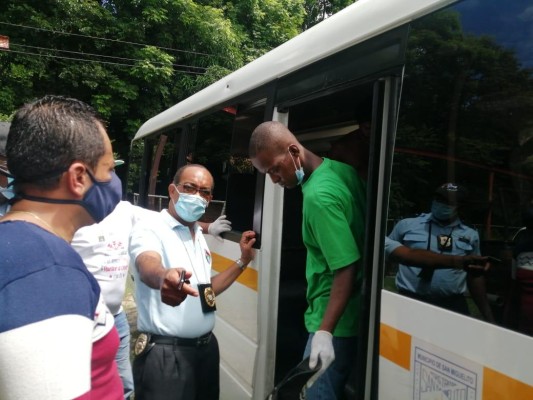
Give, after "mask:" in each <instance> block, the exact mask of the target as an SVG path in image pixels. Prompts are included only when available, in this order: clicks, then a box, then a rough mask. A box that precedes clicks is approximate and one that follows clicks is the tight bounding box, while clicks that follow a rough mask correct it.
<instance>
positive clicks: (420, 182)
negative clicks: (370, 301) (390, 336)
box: [385, 0, 533, 323]
mask: <svg viewBox="0 0 533 400" xmlns="http://www.w3.org/2000/svg"><path fill="white" fill-rule="evenodd" d="M526 11H527V10H526V4H525V2H523V1H519V2H513V3H512V4H507V3H506V4H503V3H501V2H497V1H492V0H491V1H485V2H483V3H482V4H481V3H477V2H465V3H464V4H462V3H461V4H459V5H458V6H456V7H454V8H451V9H447V10H445V11H441V12H438V13H436V14H433V15H430V16H428V17H426V18H423V19H422V20H419V21H417V22H416V23H414V24H413V26H412V31H411V33H410V37H409V42H408V49H407V60H406V68H405V77H404V82H403V88H402V99H401V104H400V112H399V121H398V127H397V140H396V148H395V155H394V165H393V171H392V182H391V190H390V202H389V213H388V221H389V226H388V232H390V231H391V230H393V227H394V226H396V224H397V223H398V221H401V220H404V219H405V218H412V217H415V216H418V215H419V214H420V213H429V212H430V211H431V209H432V208H431V207H432V201H433V200H434V198H435V190H436V188H437V187H438V186H439V185H442V184H443V183H446V182H453V183H456V184H459V185H460V186H462V187H463V188H464V189H465V192H464V193H465V196H464V198H463V199H462V201H461V202H460V204H459V209H458V213H459V218H460V221H461V224H462V225H464V226H465V227H467V228H468V229H471V230H469V231H466V230H462V231H461V230H460V229H459V228H456V229H455V230H453V229H452V226H451V225H450V229H449V232H450V235H451V236H452V237H451V239H452V240H454V241H455V242H454V243H455V244H454V245H453V247H452V249H451V250H450V249H448V248H447V247H446V246H440V248H439V250H438V251H439V252H441V253H443V254H447V252H449V253H450V254H452V253H453V254H475V253H476V252H480V253H481V254H483V255H491V256H495V257H497V258H498V259H501V261H502V262H501V263H495V264H493V265H492V268H491V270H490V271H489V273H488V274H487V275H486V279H487V282H488V292H489V293H488V299H489V302H490V307H491V310H492V312H493V315H494V319H495V321H496V322H498V323H501V322H502V299H503V297H504V296H505V294H506V287H507V283H508V282H509V280H510V279H511V254H512V247H513V242H512V238H513V236H514V234H515V233H516V232H517V230H518V229H519V228H520V227H521V226H522V225H523V221H522V210H523V209H524V208H525V207H526V206H527V204H529V203H530V202H531V200H532V194H533V187H532V183H533V176H532V164H531V162H530V158H529V157H530V155H531V144H530V140H529V139H530V138H531V137H532V136H533V130H532V129H531V127H532V126H533V114H532V113H531V107H532V104H533V79H532V74H531V71H532V70H531V68H532V67H533V57H532V55H531V54H532V53H531V51H530V50H528V48H529V45H530V40H529V36H528V34H529V33H528V31H527V29H526V21H527V19H526V18H523V17H524V16H525V15H526V14H525V13H526ZM489 12H490V16H491V17H490V18H488V17H487V18H485V17H484V16H485V15H489V14H488V13H489ZM521 16H522V17H521ZM508 20H513V21H515V22H516V23H513V24H509V23H504V21H508ZM503 27H506V29H505V30H504V29H503ZM417 218H423V217H417ZM411 222H412V224H414V223H415V222H418V223H419V225H420V224H422V225H424V227H420V226H418V227H416V228H415V227H413V226H410V227H406V226H403V227H402V229H401V238H402V239H403V242H402V243H404V244H408V245H410V246H412V247H417V248H423V249H426V248H428V236H429V233H428V229H429V226H430V225H431V223H428V220H423V219H421V220H411ZM412 224H411V225H412ZM433 226H434V227H435V226H437V225H435V224H433ZM465 232H466V233H465ZM472 232H475V233H472ZM396 233H398V231H396ZM406 235H407V236H410V238H408V237H406ZM461 235H463V236H461ZM476 236H478V237H479V244H477V243H475V242H476V240H475V237H476ZM453 273H455V274H459V273H460V271H459V272H458V271H455V272H453ZM412 276H414V275H412ZM436 277H437V273H436V272H435V274H434V275H433V276H430V277H426V276H423V277H422V278H423V279H425V281H424V282H422V283H420V280H418V281H417V282H415V281H414V280H413V281H412V282H411V285H412V287H410V288H409V289H413V290H414V289H415V287H414V286H416V284H420V285H422V286H424V287H428V285H435V286H438V285H439V282H440V281H439V278H438V277H437V278H436ZM418 278H420V276H417V277H414V279H415V280H416V279H418ZM456 278H457V276H456V277H455V278H453V279H456ZM395 279H396V280H395ZM428 279H429V281H428ZM433 279H436V280H433ZM385 282H386V283H385V284H386V286H387V287H388V288H390V289H391V290H398V288H399V287H400V288H402V286H401V283H399V282H398V277H397V266H391V268H389V269H388V276H387V277H386V280H385ZM457 282H459V279H458V280H457ZM403 289H404V290H405V286H404V287H403ZM433 289H435V288H432V289H429V291H428V292H427V293H425V294H424V296H426V295H427V296H433V297H435V296H437V297H438V296H441V295H442V296H445V295H447V294H444V292H443V291H441V292H439V291H438V289H435V290H433ZM466 289H467V290H462V289H461V290H458V292H457V293H460V294H463V295H464V296H466V298H467V301H468V306H469V311H468V312H469V313H470V315H472V316H475V317H478V318H482V315H481V313H480V311H479V310H478V308H477V307H476V306H475V305H474V304H473V303H474V302H473V301H472V295H471V294H469V291H468V288H466ZM446 293H447V292H446ZM407 294H409V293H407Z"/></svg>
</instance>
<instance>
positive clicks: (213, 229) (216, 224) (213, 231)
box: [207, 215, 231, 241]
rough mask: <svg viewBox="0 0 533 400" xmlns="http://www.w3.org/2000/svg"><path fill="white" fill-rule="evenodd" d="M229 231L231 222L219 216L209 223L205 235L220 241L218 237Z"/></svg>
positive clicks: (223, 216)
mask: <svg viewBox="0 0 533 400" xmlns="http://www.w3.org/2000/svg"><path fill="white" fill-rule="evenodd" d="M229 231H231V222H230V221H228V220H227V219H226V216H225V215H221V216H220V217H218V218H217V219H216V220H214V221H213V222H211V223H210V224H209V227H208V228H207V233H209V234H210V235H212V236H213V237H215V238H216V239H218V240H220V241H222V240H223V239H222V238H221V237H220V235H221V234H222V233H224V232H229Z"/></svg>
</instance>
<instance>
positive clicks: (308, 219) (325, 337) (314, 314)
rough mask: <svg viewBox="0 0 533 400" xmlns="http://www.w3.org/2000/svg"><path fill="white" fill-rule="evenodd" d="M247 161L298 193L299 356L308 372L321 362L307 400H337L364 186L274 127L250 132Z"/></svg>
mask: <svg viewBox="0 0 533 400" xmlns="http://www.w3.org/2000/svg"><path fill="white" fill-rule="evenodd" d="M250 158H251V159H252V163H253V165H254V166H255V167H256V168H257V169H258V170H259V171H260V172H262V173H265V174H268V175H269V176H270V178H271V179H272V182H274V183H277V184H279V185H281V186H283V187H285V188H294V187H296V186H299V185H301V187H302V193H303V222H302V224H303V225H302V234H303V241H304V244H305V246H306V248H307V262H306V278H307V284H308V286H307V302H308V308H307V311H306V312H305V325H306V328H307V330H308V332H309V340H308V343H307V346H306V350H305V353H304V357H307V356H310V362H309V366H310V368H315V367H316V365H317V362H318V360H319V359H320V361H321V367H320V372H319V374H317V375H316V377H314V378H313V379H312V380H313V381H314V379H315V378H318V379H316V381H314V383H311V384H312V387H310V388H308V390H307V393H306V399H308V400H313V399H319V398H320V399H336V398H339V397H341V394H342V392H343V390H344V385H345V383H346V379H347V377H348V374H349V372H350V367H351V365H353V363H354V360H355V355H356V354H355V353H356V348H357V331H358V323H359V298H360V296H359V295H360V293H359V290H356V289H355V288H356V287H358V284H359V283H360V280H361V274H362V269H361V265H360V260H361V257H362V248H363V234H364V210H365V184H364V182H363V181H362V180H361V178H360V177H359V175H358V174H357V173H356V171H355V170H354V169H353V168H352V167H351V166H349V165H347V164H344V163H341V162H337V161H334V160H330V159H328V158H321V157H319V156H317V155H316V154H314V153H312V152H311V151H309V150H308V149H306V148H305V147H304V146H302V144H301V143H300V142H299V141H298V140H297V139H296V137H295V136H294V135H293V134H292V132H290V131H289V130H288V129H287V128H286V127H285V126H284V125H283V124H281V123H279V122H274V121H269V122H264V123H262V124H261V125H259V126H258V127H257V128H256V129H255V130H254V132H253V133H252V136H251V138H250ZM308 386H309V384H308Z"/></svg>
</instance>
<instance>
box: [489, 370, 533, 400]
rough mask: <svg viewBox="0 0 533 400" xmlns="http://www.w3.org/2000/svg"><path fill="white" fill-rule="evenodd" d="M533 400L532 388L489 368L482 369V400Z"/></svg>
mask: <svg viewBox="0 0 533 400" xmlns="http://www.w3.org/2000/svg"><path fill="white" fill-rule="evenodd" d="M526 399H533V386H529V385H528V384H526V383H523V382H520V381H517V380H516V379H513V378H511V377H510V376H507V375H504V374H502V373H501V372H498V371H495V370H493V369H490V368H487V367H485V368H483V400H526Z"/></svg>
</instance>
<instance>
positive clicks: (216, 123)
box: [186, 110, 235, 222]
mask: <svg viewBox="0 0 533 400" xmlns="http://www.w3.org/2000/svg"><path fill="white" fill-rule="evenodd" d="M234 120H235V115H234V114H233V113H232V112H228V111H226V110H222V111H219V112H217V113H214V114H211V115H209V116H207V117H204V118H200V120H199V121H198V122H197V124H196V125H195V129H194V130H193V132H191V135H190V138H189V143H190V145H189V146H188V147H187V151H186V153H187V156H186V162H187V163H195V164H201V165H203V166H205V167H206V168H207V169H208V170H209V172H211V174H212V175H213V179H214V183H215V188H214V190H213V199H212V201H211V202H210V204H209V207H208V208H207V210H206V213H205V214H204V216H203V217H202V218H201V219H200V220H201V221H203V222H213V221H214V220H215V219H217V218H218V217H219V216H220V215H223V214H225V213H226V192H227V187H228V177H227V164H228V162H229V159H230V141H231V131H232V127H233V123H234Z"/></svg>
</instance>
